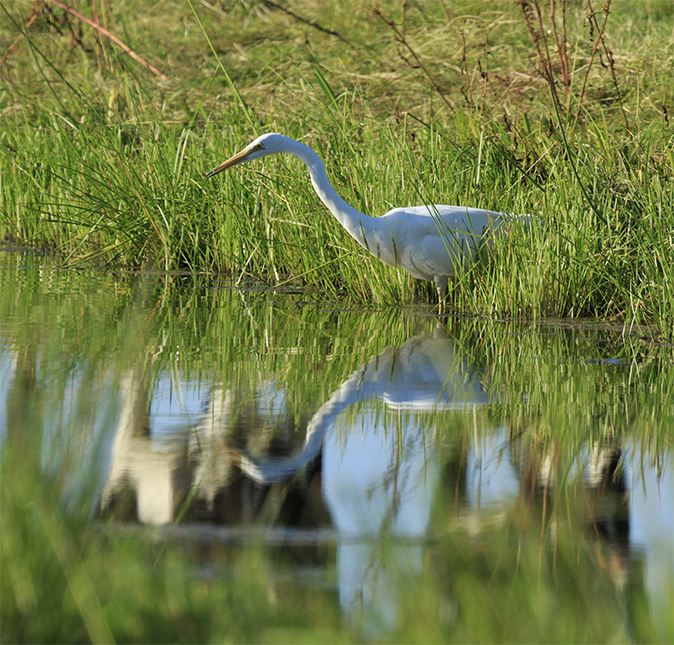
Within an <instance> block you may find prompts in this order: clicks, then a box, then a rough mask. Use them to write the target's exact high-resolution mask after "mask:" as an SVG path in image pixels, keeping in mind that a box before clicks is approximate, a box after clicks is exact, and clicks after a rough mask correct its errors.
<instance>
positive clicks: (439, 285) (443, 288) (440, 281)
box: [433, 275, 448, 314]
mask: <svg viewBox="0 0 674 645" xmlns="http://www.w3.org/2000/svg"><path fill="white" fill-rule="evenodd" d="M433 282H435V290H436V291H437V293H438V313H440V314H441V313H442V306H443V301H444V299H445V296H446V295H447V282H448V278H447V276H446V275H436V276H433Z"/></svg>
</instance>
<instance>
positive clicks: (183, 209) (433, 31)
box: [0, 0, 674, 335]
mask: <svg viewBox="0 0 674 645" xmlns="http://www.w3.org/2000/svg"><path fill="white" fill-rule="evenodd" d="M291 4H292V3H291ZM31 6H32V5H31V4H30V3H26V2H10V3H5V4H4V5H3V14H4V17H3V29H2V32H0V38H1V39H2V40H1V41H0V49H2V50H3V51H6V52H7V56H6V57H5V58H4V59H3V66H2V89H1V91H2V95H1V101H2V110H3V121H4V124H5V127H4V128H3V132H2V137H1V141H0V145H2V147H3V149H4V151H5V153H6V154H3V155H2V157H1V158H0V164H1V165H0V173H1V174H2V177H3V181H2V186H1V188H0V236H2V238H4V239H5V240H6V241H9V242H12V243H16V244H19V245H22V246H26V245H28V246H32V247H38V248H42V249H45V248H49V249H52V250H54V251H56V252H58V254H59V262H61V263H62V264H64V265H66V266H72V265H74V264H78V265H82V264H89V265H90V264H92V263H95V264H106V265H116V266H141V265H145V266H147V265H151V266H153V267H158V268H161V269H163V270H169V271H186V272H189V273H202V272H207V273H211V274H224V275H231V276H234V277H235V279H237V280H240V279H245V278H249V277H252V278H255V279H256V280H261V281H263V282H264V283H266V284H269V285H279V284H282V285H288V284H290V285H296V286H299V285H301V286H304V287H307V286H309V287H313V288H314V289H315V294H316V297H317V298H321V299H325V300H327V301H331V302H335V301H337V300H339V299H342V298H344V297H345V298H349V299H354V300H359V301H362V302H376V303H382V304H405V303H410V302H416V301H427V300H429V298H430V295H431V291H430V290H429V288H428V286H427V285H424V284H423V283H415V281H414V280H413V279H411V278H409V276H407V275H405V274H404V273H402V272H398V271H396V270H392V269H390V268H388V267H386V266H381V265H380V264H379V263H377V262H373V261H371V260H370V259H369V258H366V259H363V258H364V253H365V252H364V251H362V250H361V249H359V247H357V245H355V244H354V242H353V241H352V240H351V239H350V238H349V236H348V235H347V234H346V233H345V232H344V231H343V230H342V229H341V228H340V227H339V226H338V225H337V224H336V223H335V222H334V220H333V219H332V218H331V217H330V216H329V214H327V213H326V212H325V210H324V208H323V207H322V206H321V204H320V203H319V202H318V199H317V198H316V196H315V195H314V193H313V191H312V190H311V187H310V185H309V183H308V181H307V177H306V171H305V169H304V168H303V167H301V165H300V164H298V163H297V162H296V161H294V160H292V159H283V158H274V159H268V160H266V161H265V163H264V164H263V165H261V166H258V167H255V168H247V169H246V170H239V171H237V172H236V173H231V174H230V175H228V176H227V177H226V178H225V179H224V180H222V181H206V180H204V173H205V171H207V170H208V169H210V168H211V167H213V165H214V164H215V163H216V162H218V161H220V160H221V159H223V158H225V157H226V156H229V155H230V154H231V153H232V152H233V151H235V150H238V149H240V148H241V147H242V146H243V145H244V144H246V143H248V142H249V141H250V140H252V139H253V138H254V137H255V136H256V135H258V134H260V133H262V132H265V131H279V132H282V133H284V134H287V135H288V136H291V137H293V138H297V139H301V140H302V141H303V142H305V143H307V144H309V145H310V146H312V147H314V148H315V149H316V151H317V152H318V153H319V154H320V155H321V156H322V158H323V159H324V161H325V163H326V165H327V168H328V174H329V176H330V178H331V180H332V182H333V184H334V185H335V186H336V188H337V190H338V192H339V193H340V194H341V195H342V196H343V197H344V198H345V199H346V200H347V202H349V203H351V204H353V205H354V206H355V207H356V208H358V209H359V210H361V211H363V212H366V213H368V214H373V215H376V214H378V213H379V214H381V213H383V212H385V211H386V210H388V209H389V208H391V207H393V206H405V205H410V204H419V203H429V202H430V203H433V202H435V203H447V204H460V205H465V206H474V207H478V208H490V209H492V210H501V211H509V212H513V213H531V214H533V215H535V216H536V217H537V218H540V221H541V222H542V224H543V225H542V226H541V227H540V228H539V229H538V230H536V231H535V232H534V233H533V234H532V235H530V236H526V238H525V239H507V240H504V241H502V243H497V244H495V245H494V246H493V248H492V249H491V250H490V252H489V254H488V257H487V258H485V261H484V262H482V263H481V264H480V266H479V267H478V268H476V269H474V270H473V269H472V268H471V269H470V270H467V271H465V272H464V273H463V274H462V275H461V276H460V277H459V278H458V279H457V284H456V288H455V289H454V292H453V296H452V298H453V300H452V304H453V305H454V306H455V307H456V308H458V309H459V310H461V311H463V312H473V313H478V312H479V313H484V314H497V315H510V316H512V315H524V316H527V317H546V316H557V317H561V316H564V317H566V316H573V317H580V316H592V317H599V318H603V319H610V320H612V321H626V322H628V323H630V324H631V323H640V324H648V325H655V326H656V327H657V328H658V330H659V331H660V332H661V333H665V334H666V335H670V332H671V329H672V324H673V318H672V311H674V307H673V303H674V297H673V295H672V284H673V277H674V276H672V273H671V272H672V270H673V269H672V262H670V258H671V255H672V245H673V242H672V237H671V235H672V230H673V228H674V227H673V222H672V218H673V217H674V198H673V190H672V188H673V186H674V183H673V177H674V170H673V165H674V163H673V154H674V153H673V152H672V145H673V144H672V141H673V139H672V133H673V129H672V127H673V126H672V124H671V123H670V118H669V112H670V111H671V110H670V107H669V102H670V101H671V77H672V40H671V28H670V25H671V17H672V10H673V9H672V5H671V3H669V2H667V1H663V2H659V1H657V0H650V1H648V2H631V1H629V0H614V1H613V2H610V3H604V5H602V7H599V6H597V7H594V5H593V4H592V3H576V2H573V3H571V2H560V1H559V0H558V1H557V2H554V3H548V4H545V5H543V4H540V3H537V2H514V1H513V2H493V3H490V2H486V3H478V4H477V5H474V3H462V2H458V3H456V2H455V3H452V6H451V7H449V6H448V5H447V3H443V2H437V3H423V4H417V3H407V2H402V3H398V2H390V3H379V4H377V6H376V8H375V9H373V7H372V6H370V5H368V4H367V3H361V2H346V3H344V2H340V3H337V2H335V3H325V2H321V3H318V2H316V3H313V2H303V3H301V6H297V7H294V8H293V6H291V5H281V4H279V3H271V2H219V3H212V4H208V5H200V6H196V5H193V4H190V3H188V4H186V5H180V6H179V7H178V6H175V5H173V4H171V3H158V4H154V5H153V6H152V7H146V8H145V9H144V10H143V11H142V12H140V13H139V10H138V9H134V8H132V7H130V6H127V5H119V6H111V5H108V3H102V5H101V9H103V12H102V14H101V11H99V15H97V20H98V21H99V24H101V25H103V26H105V27H107V29H108V30H109V31H110V32H114V33H116V34H118V35H119V36H120V38H121V39H122V40H123V41H125V42H126V43H127V45H128V46H129V47H131V48H132V49H133V50H134V51H135V52H137V53H138V54H141V55H142V56H143V57H144V58H145V59H147V60H148V61H151V62H152V63H153V64H154V66H155V67H157V68H160V70H161V76H160V75H158V74H155V73H153V72H152V71H150V70H149V69H147V68H146V67H145V66H143V65H141V64H140V63H138V62H136V61H135V60H134V59H132V58H130V57H129V56H127V55H126V54H125V53H124V52H123V51H122V50H120V49H119V48H118V47H117V46H115V45H113V44H112V43H111V42H110V40H109V39H107V38H105V37H104V36H103V35H101V34H100V33H98V32H94V30H92V29H90V28H89V27H88V26H87V25H83V23H82V22H81V21H80V20H78V19H77V18H75V17H74V16H72V15H69V14H66V13H64V12H62V11H61V10H59V9H58V8H57V7H55V6H54V5H53V4H51V3H44V4H40V3H36V5H34V10H38V11H39V12H40V13H39V15H37V16H36V19H35V20H34V22H32V23H31V24H30V26H29V27H27V28H26V27H24V24H25V23H26V22H30V20H28V18H29V16H30V9H31ZM35 7H37V9H35ZM551 8H552V9H556V13H554V12H553V13H554V16H553V15H552V14H551V12H550V10H551ZM21 36H23V37H22V38H21ZM95 36H96V37H95ZM17 38H20V41H19V42H18V43H17V47H16V48H14V49H12V48H11V45H12V44H13V43H14V41H15V40H16V39H17ZM156 71H157V72H159V70H156Z"/></svg>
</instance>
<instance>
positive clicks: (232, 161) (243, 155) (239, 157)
mask: <svg viewBox="0 0 674 645" xmlns="http://www.w3.org/2000/svg"><path fill="white" fill-rule="evenodd" d="M249 154H250V150H242V151H241V152H237V153H236V154H235V155H234V156H233V157H230V158H229V159H226V160H225V161H223V162H222V163H221V164H219V165H217V166H216V167H215V168H213V170H211V172H209V173H208V174H207V175H206V179H208V178H209V177H213V176H214V175H217V174H218V173H219V172H222V171H223V170H226V169H227V168H231V167H232V166H236V165H237V164H240V163H243V162H244V161H246V159H247V158H248V155H249Z"/></svg>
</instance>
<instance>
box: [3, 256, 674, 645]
mask: <svg viewBox="0 0 674 645" xmlns="http://www.w3.org/2000/svg"><path fill="white" fill-rule="evenodd" d="M52 264H53V263H52V262H50V261H49V260H48V259H45V258H40V257H39V256H32V255H26V254H16V253H7V252H5V253H0V289H1V295H0V307H1V309H0V441H2V451H3V464H4V467H3V471H4V473H3V494H7V495H9V496H12V498H14V499H16V500H19V501H16V506H12V505H11V504H10V505H9V507H7V505H3V516H4V517H3V525H4V526H7V525H8V524H11V525H12V526H13V527H14V529H13V530H14V531H15V533H11V534H10V537H9V538H5V535H4V530H3V559H4V560H5V561H7V558H10V559H12V561H16V562H20V561H21V563H20V564H17V565H16V566H15V567H14V569H12V571H18V572H19V573H12V572H11V571H10V573H8V574H6V575H5V576H4V577H3V616H4V619H5V627H3V637H4V636H5V635H6V636H7V638H5V640H7V639H8V638H9V640H30V638H31V634H35V632H34V631H31V630H35V629H37V628H36V627H35V624H34V623H32V622H31V616H32V615H35V614H37V613H38V612H40V611H44V607H43V603H49V602H51V603H52V604H54V605H55V606H56V607H61V604H60V603H62V602H65V605H63V606H64V607H66V606H67V605H68V602H70V603H71V604H73V603H72V601H68V602H66V601H60V600H58V599H56V600H54V599H53V598H52V599H51V600H49V601H47V600H43V599H42V598H41V596H40V592H38V591H33V592H29V591H26V585H25V584H24V583H22V582H21V580H22V577H25V576H28V577H29V579H30V580H32V581H33V583H34V584H35V586H36V588H37V587H40V586H44V585H50V584H51V585H56V582H54V580H58V579H60V577H61V578H63V580H64V582H63V587H64V590H63V592H62V593H63V594H64V597H66V596H67V597H72V598H73V599H74V604H73V607H74V609H72V608H71V609H70V610H68V609H54V611H56V612H57V613H58V612H59V611H64V612H67V611H71V612H72V614H73V616H74V618H73V619H72V624H73V625H76V624H77V619H78V617H79V619H80V620H81V623H82V625H83V627H81V629H82V634H83V635H84V636H83V638H84V639H85V640H87V639H92V640H96V638H97V637H100V638H102V637H103V636H105V635H106V634H108V635H111V636H112V637H114V638H116V639H119V640H161V639H162V637H163V638H165V639H166V638H169V639H172V638H173V639H175V640H186V641H189V640H195V639H197V640H198V639H203V638H208V637H211V638H214V639H215V640H219V639H222V638H227V637H229V638H230V639H235V640H270V641H273V640H281V641H288V640H295V639H296V638H297V637H298V634H299V633H303V634H304V635H305V637H306V638H307V639H308V640H320V639H323V638H324V639H326V640H351V639H356V640H361V639H364V640H369V639H376V640H382V639H383V640H387V639H396V640H414V639H416V640H424V641H462V642H465V641H477V640H490V641H494V640H496V641H503V640H508V641H520V640H521V641H526V640H538V641H540V640H560V641H564V642H578V641H603V640H607V639H609V638H610V639H612V640H617V641H639V642H641V641H656V642H657V641H668V640H671V637H672V634H673V633H674V632H673V628H672V612H671V606H672V601H673V599H674V595H673V587H674V585H673V582H672V581H673V577H674V537H673V536H674V500H673V497H674V478H673V474H672V473H673V468H674V463H673V461H674V458H673V454H672V450H671V445H672V430H671V428H672V426H673V423H672V422H673V416H674V415H673V404H672V401H673V400H674V397H673V396H672V385H673V380H674V368H673V366H672V351H671V347H668V346H667V345H655V344H652V343H649V342H647V341H646V340H644V339H641V338H639V337H636V336H629V335H624V334H621V333H620V332H613V331H606V330H598V329H592V328H591V327H576V328H566V329H565V328H559V327H554V326H546V325H536V324H532V323H518V322H514V321H489V320H475V319H469V318H463V317H459V316H449V317H446V318H441V319H438V318H437V317H435V316H433V315H430V314H429V313H428V312H427V311H426V310H425V309H424V308H416V309H406V310H400V309H396V310H385V311H350V310H348V308H344V309H341V310H335V309H334V308H331V307H329V306H326V305H323V304H320V302H317V300H318V299H317V298H316V296H315V295H313V296H312V294H308V293H278V292H274V291H270V290H265V289H261V288H259V287H247V288H235V287H234V286H232V285H227V284H200V283H195V282H194V281H193V280H192V279H185V278H178V277H175V276H173V277H171V276H163V275H152V274H143V275H139V276H130V275H127V274H120V273H114V272H109V271H108V272H103V271H76V270H64V269H57V268H54V267H53V266H52ZM19 464H20V466H19ZM36 482H37V484H36ZM19 504H21V506H20V507H19ZM7 508H9V510H7ZM17 509H18V510H17ZM26 509H29V511H26ZM54 512H56V513H58V516H56V517H57V518H60V519H53V517H54V515H53V513H54ZM26 513H28V515H26ZM36 513H37V514H38V515H39V514H40V513H42V514H43V516H44V517H48V518H52V519H49V520H45V519H44V518H43V517H42V516H40V517H41V518H42V519H40V521H41V522H42V526H44V527H46V526H50V527H51V526H52V525H51V524H48V522H52V521H53V522H61V521H62V520H63V521H65V522H66V525H67V526H69V527H71V528H70V529H69V530H70V531H71V534H72V535H73V537H72V540H73V544H74V546H73V547H72V548H73V549H77V548H78V546H77V545H78V544H80V545H81V546H80V547H79V548H80V549H81V552H82V554H83V555H82V558H83V560H82V562H83V565H82V570H83V571H84V570H86V579H87V580H88V582H87V583H86V585H85V583H84V582H82V581H81V580H80V579H79V578H78V576H77V575H75V574H73V573H72V571H71V569H72V567H74V566H75V565H73V564H72V562H71V561H70V560H69V556H67V554H68V553H70V551H68V549H65V551H64V553H66V555H63V554H62V553H61V554H60V549H61V547H60V546H59V544H60V542H58V540H57V539H56V538H55V537H54V536H53V535H50V536H48V538H47V539H48V547H46V550H47V551H50V549H53V551H54V553H55V554H56V555H55V562H56V563H57V564H54V563H51V564H49V563H48V562H47V563H44V562H40V561H39V559H38V558H34V557H33V554H32V553H31V551H30V549H29V547H28V546H25V547H24V548H23V549H22V548H21V547H20V546H19V543H20V540H19V538H18V537H17V536H18V535H19V534H20V533H21V531H26V530H30V526H24V527H22V526H21V523H22V522H28V523H30V522H32V521H35V518H36V515H35V514H36ZM18 518H20V519H18ZM59 526H60V524H59ZM47 530H48V532H49V531H50V530H51V529H47ZM92 535H95V536H98V537H95V538H94V537H91V536H92ZM100 536H103V538H102V539H103V540H104V542H102V543H101V542H94V544H95V545H96V548H97V549H100V553H101V556H100V557H101V558H102V560H100V561H99V560H93V556H91V557H90V558H89V559H87V555H86V554H87V553H91V552H93V547H86V546H84V545H86V544H91V543H90V542H89V541H88V540H100V539H101V537H100ZM64 539H65V538H64ZM78 540H80V541H81V542H78ZM68 544H70V542H68ZM129 545H132V546H133V545H136V546H134V547H133V548H137V549H149V552H150V553H151V554H152V562H148V563H147V565H148V567H149V568H148V570H147V571H145V572H144V573H143V572H141V573H138V572H137V570H136V569H135V568H133V567H136V566H137V560H136V559H134V558H135V557H136V556H134V555H133V553H134V552H133V551H132V552H131V553H132V555H129V556H124V558H126V559H123V558H122V560H121V561H122V562H124V563H126V564H125V566H128V567H129V570H131V569H133V571H134V573H133V575H132V574H129V578H130V579H133V580H136V581H139V582H138V585H137V588H136V586H133V587H134V588H133V589H131V590H129V589H126V590H125V591H124V592H123V593H124V594H126V595H124V596H122V595H121V594H122V592H120V591H119V590H116V589H115V588H114V584H113V583H112V582H111V581H110V580H109V579H108V578H106V576H109V575H110V574H109V572H108V573H106V565H105V561H106V557H108V558H109V559H110V560H112V558H113V555H110V554H114V557H115V558H117V557H119V556H118V552H119V550H120V549H125V548H127V547H128V546H129ZM64 548H65V547H64ZM68 548H70V547H68ZM87 548H89V549H90V550H89V551H88V552H87V551H86V549H87ZM74 552H75V551H73V553H74ZM97 553H98V552H97ZM106 554H107V555H106ZM72 557H73V558H74V557H75V556H74V555H73V556H72ZM115 561H117V560H115ZM78 562H79V560H78ZM169 562H170V567H169V564H168V563H169ZM59 567H60V569H59ZM73 570H75V569H73ZM69 571H71V573H69ZM176 571H177V572H179V579H180V580H181V582H180V585H183V586H184V587H181V589H183V588H184V590H185V591H184V593H183V595H182V596H181V598H182V600H175V599H173V600H172V601H171V602H172V603H173V604H171V603H169V602H168V601H167V602H166V603H159V602H158V603H157V604H158V608H157V609H155V610H154V611H155V613H154V614H153V613H152V612H149V613H145V614H144V615H145V618H143V619H142V620H135V622H134V617H133V614H134V609H133V607H140V606H144V605H143V603H144V602H145V601H146V598H145V596H143V594H144V592H143V590H142V586H143V581H145V576H149V577H150V579H152V580H155V581H156V580H157V579H159V580H168V578H167V576H168V577H170V576H171V575H176ZM78 575H79V574H78ZM134 576H135V577H134ZM83 579H84V578H83ZM251 580H254V581H256V582H255V585H257V586H254V589H253V590H252V591H250V592H248V591H247V592H246V593H249V596H247V597H248V598H249V599H248V600H247V601H243V600H241V599H240V598H239V601H238V604H237V602H234V603H233V609H231V610H232V611H234V618H232V619H231V620H232V623H231V624H230V625H229V626H228V627H225V628H219V627H217V626H216V624H217V621H215V622H213V623H211V622H208V621H212V620H214V619H213V617H212V616H211V615H210V613H209V611H208V610H207V609H204V607H207V606H208V605H203V607H202V606H201V605H200V604H199V603H207V602H208V601H207V600H204V596H203V594H204V593H206V592H208V593H210V594H212V595H213V596H214V597H215V595H216V593H220V592H221V590H222V589H224V588H227V589H230V588H231V587H232V586H234V587H235V588H236V587H238V590H237V591H233V592H230V591H228V592H227V593H233V594H234V595H235V596H236V594H237V593H240V590H241V588H244V587H245V588H246V589H247V588H248V587H247V586H246V585H249V584H251V582H250V581H251ZM167 584H168V583H167ZM78 585H85V586H84V587H82V589H80V587H79V586H78ZM87 585H89V586H87ZM85 587H86V590H88V592H91V594H92V595H93V596H95V597H97V598H100V599H101V600H100V601H95V600H94V601H92V600H87V597H88V596H87V593H88V592H87V593H85V591H82V590H84V589H85ZM78 590H79V591H78ZM31 593H32V594H33V595H34V596H35V598H34V599H33V598H32V597H31ZM129 594H130V596H129ZM135 594H138V595H137V596H136V595H135ZM79 595H81V596H82V599H81V600H79V601H78V597H79ZM127 596H129V597H127ZM131 596H132V597H133V600H130V599H129V598H130V597H131ZM251 598H253V600H251ZM102 599H107V600H102ZM128 604H130V607H131V609H128V608H127V609H124V611H122V610H121V607H127V605H128ZM169 605H170V606H169ZM174 605H175V606H174ZM309 606H311V607H312V610H311V611H308V610H307V611H306V612H305V611H303V609H302V608H303V607H309ZM251 607H252V608H251ZM52 609H53V607H52ZM164 611H166V612H167V614H166V615H164V614H163V613H162V612H164ZM138 612H140V609H138ZM275 612H276V613H275ZM293 612H294V613H293ZM122 614H123V617H122ZM201 614H207V615H208V621H206V620H204V618H203V616H202V618H201V619H200V621H201V622H199V626H196V625H195V626H194V627H193V628H190V627H189V621H188V627H185V625H184V624H183V623H184V621H185V618H184V617H185V616H187V617H191V620H195V621H196V618H195V617H196V616H197V615H201ZM281 615H283V618H281V617H280V616H281ZM289 615H292V619H290V618H288V616H289ZM138 616H140V613H138ZM138 616H136V619H137V618H138ZM172 616H183V618H182V619H180V620H182V621H183V623H181V626H180V628H178V627H177V626H176V625H174V624H173V623H172V622H171V621H172V620H174V619H173V618H171V617H172ZM237 619H238V620H240V621H241V622H242V624H244V623H245V624H244V626H243V627H239V628H236V629H238V630H239V631H236V629H235V627H234V623H236V620H237ZM175 620H178V619H175ZM197 622H198V621H197ZM160 623H161V626H159V624H160ZM51 629H52V631H51V632H49V631H47V632H42V634H45V633H46V634H52V635H53V638H54V639H55V640H58V639H65V640H76V638H75V637H74V636H73V634H72V632H68V631H59V629H58V628H56V627H51ZM67 629H68V628H66V627H64V628H63V630H67ZM190 629H191V630H192V631H190ZM230 629H231V630H232V631H229V630H230ZM106 630H107V631H106ZM180 630H186V631H180Z"/></svg>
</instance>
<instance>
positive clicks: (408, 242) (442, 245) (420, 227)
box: [206, 133, 513, 301]
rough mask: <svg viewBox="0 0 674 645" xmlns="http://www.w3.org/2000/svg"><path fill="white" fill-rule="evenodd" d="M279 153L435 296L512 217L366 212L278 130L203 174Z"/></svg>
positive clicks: (366, 240) (450, 209)
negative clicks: (431, 286) (292, 159)
mask: <svg viewBox="0 0 674 645" xmlns="http://www.w3.org/2000/svg"><path fill="white" fill-rule="evenodd" d="M279 152H285V153H288V154H291V155H295V156H296V157H298V158H299V159H300V160H301V161H303V162H304V163H305V164H306V166H307V168H308V170H309V175H310V176H311V183H312V185H313V187H314V190H315V191H316V194H317V195H318V197H319V198H320V200H321V201H322V202H323V203H324V204H325V205H326V206H327V207H328V210H329V211H330V212H331V213H332V214H333V215H334V216H335V218H336V219H337V221H338V222H339V223H340V224H341V225H342V226H343V227H344V228H345V229H346V230H347V232H348V233H349V235H350V236H351V237H352V238H353V239H354V240H356V242H358V244H360V245H361V246H363V247H364V248H365V249H367V250H368V251H369V252H370V253H371V254H372V255H374V256H375V257H377V258H379V259H380V260H381V261H382V262H385V263H386V264H388V265H390V266H392V267H399V268H401V269H404V270H405V271H407V273H409V274H410V275H412V276H414V277H415V278H419V279H421V280H429V281H431V280H432V281H433V282H434V283H435V287H436V289H437V292H438V297H439V299H440V301H442V299H443V298H444V297H445V295H446V294H447V282H448V280H449V278H452V277H454V274H455V272H456V268H457V266H460V265H461V264H462V263H465V262H468V261H471V260H472V259H473V257H474V254H475V252H476V250H477V249H478V248H479V247H480V245H481V243H482V242H483V241H484V239H485V238H486V236H487V235H488V234H489V233H490V232H492V231H494V230H496V229H498V228H501V227H502V226H503V224H504V223H506V222H508V221H509V220H511V219H513V216H511V215H508V214H504V213H496V212H494V211H489V210H484V209H480V208H467V207H464V206H442V205H428V206H411V207H408V208H394V209H393V210H390V211H389V212H388V213H386V214H385V215H383V216H381V217H370V216H369V215H365V214H364V213H361V212H360V211H358V210H356V209H355V208H353V206H350V205H349V204H347V203H346V202H345V201H344V200H343V199H342V198H341V197H340V196H339V195H338V194H337V191H335V189H334V188H333V187H332V184H331V183H330V181H329V180H328V176H327V174H326V172H325V166H324V165H323V162H322V161H321V159H320V157H319V156H318V155H317V154H316V153H315V152H314V151H313V150H312V149H311V148H309V147H308V146H305V145H304V144H303V143H300V142H299V141H295V140H294V139H290V138H289V137H285V136H283V135H282V134H275V133H270V134H263V135H262V136H261V137H258V138H257V139H255V141H253V142H252V143H250V144H248V145H247V146H246V147H245V148H244V149H243V150H242V151H241V152H238V153H237V154H235V155H234V156H233V157H230V158H229V159H227V160H226V161H223V162H222V163H221V164H220V165H218V166H216V167H215V168H214V169H213V170H211V172H209V173H208V174H207V175H206V176H207V177H212V176H213V175H217V174H218V173H219V172H222V171H223V170H225V169H226V168H230V167H231V166H236V165H237V164H240V163H244V162H246V161H253V160H254V159H260V158H261V157H266V156H267V155H273V154H276V153H279Z"/></svg>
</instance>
